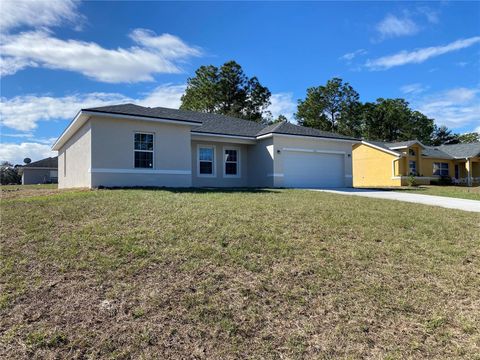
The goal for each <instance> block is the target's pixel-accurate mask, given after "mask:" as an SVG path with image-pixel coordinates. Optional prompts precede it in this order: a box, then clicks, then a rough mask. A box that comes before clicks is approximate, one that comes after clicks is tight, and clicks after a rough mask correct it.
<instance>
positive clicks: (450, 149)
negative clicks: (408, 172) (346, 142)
mask: <svg viewBox="0 0 480 360" xmlns="http://www.w3.org/2000/svg"><path fill="white" fill-rule="evenodd" d="M367 142H368V143H370V144H373V145H375V146H378V147H381V148H383V149H386V150H389V151H393V152H396V153H398V154H399V155H400V152H398V151H396V150H395V149H394V148H397V147H403V146H411V145H413V144H415V143H417V142H418V141H417V140H410V141H401V142H394V143H386V142H382V141H367ZM422 155H423V156H425V157H431V158H438V159H454V158H470V157H474V156H480V143H479V142H477V143H471V144H455V145H441V146H424V148H423V149H422Z"/></svg>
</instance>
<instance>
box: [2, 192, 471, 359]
mask: <svg viewBox="0 0 480 360" xmlns="http://www.w3.org/2000/svg"><path fill="white" fill-rule="evenodd" d="M32 191H35V190H34V189H28V190H19V191H16V192H14V193H9V192H3V191H2V196H3V197H4V198H3V199H2V201H1V232H0V236H1V237H0V241H1V242H0V358H7V359H13V358H24V359H31V358H33V359H35V358H36V359H44V358H91V359H112V358H114V359H130V358H132V359H136V358H198V359H203V358H204V359H233V358H267V359H279V358H292V359H296V358H315V359H318V358H320V359H321V358H324V359H332V358H349V359H358V358H367V357H368V358H382V359H385V358H387V359H403V358H437V359H440V358H454V357H457V358H465V359H475V358H476V359H480V356H479V354H480V218H479V215H478V214H474V213H467V212H462V211H454V210H449V209H443V208H437V207H428V206H423V205H414V204H409V203H402V202H396V201H385V200H377V199H369V198H362V197H350V196H341V195H334V194H329V193H322V192H309V191H299V190H265V191H224V192H221V191H217V192H215V191H206V190H205V191H167V190H98V191H58V190H54V189H48V191H50V192H49V193H44V191H45V189H40V190H38V191H39V193H38V194H37V195H35V194H32ZM4 195H5V196H4Z"/></svg>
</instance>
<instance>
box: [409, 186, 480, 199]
mask: <svg viewBox="0 0 480 360" xmlns="http://www.w3.org/2000/svg"><path fill="white" fill-rule="evenodd" d="M400 191H409V192H414V193H416V194H424V195H437V196H447V197H453V198H461V199H470V200H480V186H473V187H467V186H453V185H452V186H437V185H422V186H418V187H415V188H401V189H400Z"/></svg>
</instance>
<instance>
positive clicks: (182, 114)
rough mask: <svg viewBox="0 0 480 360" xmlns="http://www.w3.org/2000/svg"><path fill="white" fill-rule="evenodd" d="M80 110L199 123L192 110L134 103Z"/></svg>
mask: <svg viewBox="0 0 480 360" xmlns="http://www.w3.org/2000/svg"><path fill="white" fill-rule="evenodd" d="M82 111H90V112H98V113H105V114H118V115H131V116H141V117H149V118H156V119H168V120H176V121H188V122H198V123H201V120H199V119H198V118H199V117H198V116H196V117H194V116H193V114H198V113H195V112H193V111H186V110H175V109H168V108H162V107H155V108H150V107H145V106H139V105H135V104H120V105H109V106H101V107H94V108H87V109H82Z"/></svg>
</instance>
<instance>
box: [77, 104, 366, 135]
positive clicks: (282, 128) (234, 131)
mask: <svg viewBox="0 0 480 360" xmlns="http://www.w3.org/2000/svg"><path fill="white" fill-rule="evenodd" d="M82 111H89V112H98V113H105V114H109V113H110V114H120V115H131V116H142V117H149V118H158V119H168V120H176V121H188V122H198V123H199V124H200V126H198V127H195V128H194V129H192V132H194V133H208V134H218V135H229V136H247V137H252V138H255V137H257V136H262V135H267V134H285V135H297V136H310V137H323V138H333V139H346V140H354V141H355V140H357V139H355V138H353V137H350V136H344V135H340V134H335V133H331V132H327V131H321V130H317V129H312V128H307V127H303V126H299V125H295V124H291V123H288V122H281V123H276V124H273V125H269V126H265V125H263V124H260V123H257V122H255V121H249V120H243V119H238V118H234V117H231V116H226V115H220V114H212V113H203V112H197V111H188V110H178V109H169V108H164V107H154V108H149V107H143V106H138V105H135V104H123V105H111V106H102V107H96V108H88V109H82Z"/></svg>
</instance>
